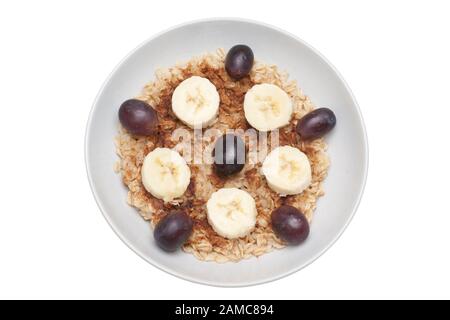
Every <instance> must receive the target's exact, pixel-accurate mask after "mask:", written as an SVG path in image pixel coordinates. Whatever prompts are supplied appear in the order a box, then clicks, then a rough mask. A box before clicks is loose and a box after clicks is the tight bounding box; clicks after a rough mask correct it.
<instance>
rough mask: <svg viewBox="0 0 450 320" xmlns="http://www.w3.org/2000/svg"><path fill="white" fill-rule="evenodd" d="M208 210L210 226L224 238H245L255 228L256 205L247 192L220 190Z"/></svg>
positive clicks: (234, 189) (235, 189)
mask: <svg viewBox="0 0 450 320" xmlns="http://www.w3.org/2000/svg"><path fill="white" fill-rule="evenodd" d="M206 209H207V212H208V213H207V215H208V222H209V224H210V225H211V227H212V228H213V229H214V231H216V232H217V233H218V234H219V235H220V236H222V237H225V238H228V239H236V238H240V237H244V236H246V235H247V234H249V233H250V232H251V231H252V230H253V229H254V227H255V224H256V215H257V211H256V204H255V200H254V199H253V197H252V196H251V195H250V194H249V193H248V192H246V191H243V190H240V189H237V188H223V189H219V190H217V191H216V192H214V193H213V194H212V195H211V197H210V198H209V200H208V202H207V204H206Z"/></svg>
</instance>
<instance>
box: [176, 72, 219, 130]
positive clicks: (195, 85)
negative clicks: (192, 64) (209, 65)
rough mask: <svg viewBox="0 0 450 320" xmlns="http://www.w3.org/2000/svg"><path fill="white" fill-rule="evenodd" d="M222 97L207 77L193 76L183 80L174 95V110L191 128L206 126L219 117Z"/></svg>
mask: <svg viewBox="0 0 450 320" xmlns="http://www.w3.org/2000/svg"><path fill="white" fill-rule="evenodd" d="M219 103H220V97H219V93H218V92H217V89H216V87H215V86H214V85H213V84H212V83H211V81H209V80H208V79H206V78H202V77H197V76H193V77H190V78H188V79H186V80H184V81H183V82H181V83H180V84H179V85H178V87H176V89H175V91H174V92H173V95H172V110H173V112H174V113H175V115H176V116H177V117H178V119H180V120H181V121H183V122H184V123H185V124H187V125H188V126H189V127H191V128H200V127H201V128H205V127H207V126H209V125H210V124H211V123H212V122H214V120H215V119H216V117H217V113H218V112H219Z"/></svg>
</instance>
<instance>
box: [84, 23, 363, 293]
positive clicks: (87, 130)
mask: <svg viewBox="0 0 450 320" xmlns="http://www.w3.org/2000/svg"><path fill="white" fill-rule="evenodd" d="M208 22H244V23H249V24H255V25H259V26H262V27H265V28H269V29H272V30H275V31H277V32H279V33H281V34H283V35H285V36H287V37H290V38H292V39H294V40H295V41H298V42H300V43H301V44H302V45H304V46H305V47H307V48H308V49H309V50H311V51H312V52H313V53H314V54H315V55H317V56H318V57H319V58H320V59H322V60H323V61H324V62H325V63H326V64H327V65H328V66H329V67H330V68H331V70H332V71H333V72H334V73H335V74H336V76H337V77H338V79H339V80H340V81H341V83H342V84H343V85H344V87H345V89H346V90H347V92H348V93H349V95H350V98H351V99H352V101H353V103H354V105H355V111H356V113H357V115H358V118H359V122H360V125H361V129H362V134H363V141H364V158H365V159H364V164H363V165H364V172H363V179H362V182H361V185H360V187H359V193H358V195H357V198H356V201H355V202H354V205H353V208H352V212H351V214H350V215H349V217H348V218H347V220H346V221H345V223H344V224H343V226H342V228H341V229H340V230H339V232H338V233H337V234H336V235H335V236H334V238H333V240H332V241H330V242H329V243H328V244H327V245H326V247H324V248H323V249H322V250H321V251H319V252H317V253H316V254H315V255H314V256H312V257H311V258H310V259H309V260H307V261H306V262H304V263H302V264H300V265H298V266H296V267H293V268H291V269H290V270H289V271H286V272H283V273H280V274H277V275H274V276H272V277H268V278H264V279H261V280H254V281H248V282H246V281H242V282H232V283H223V282H215V281H208V280H202V279H199V278H195V277H191V276H187V275H184V274H182V273H179V272H177V271H175V270H170V269H168V268H166V267H165V266H163V265H161V264H160V263H158V262H157V261H156V260H154V259H152V258H151V257H148V256H146V255H145V254H144V253H142V252H141V251H140V250H139V249H138V248H136V247H135V246H134V245H133V244H132V243H131V242H129V241H128V239H126V238H125V237H124V236H123V235H122V234H121V233H120V231H119V230H118V227H117V226H116V225H115V224H114V222H113V221H112V220H111V219H110V217H109V215H108V214H107V212H106V210H105V208H104V206H103V203H102V200H101V199H100V197H99V195H98V194H97V192H96V188H95V183H94V181H93V179H92V174H91V169H90V165H89V163H90V157H91V156H90V153H89V148H88V145H89V141H90V132H91V125H92V119H93V114H94V112H95V109H96V106H97V104H98V101H99V99H100V96H101V95H102V93H103V91H104V89H105V87H106V86H107V85H108V84H109V82H110V81H111V79H112V78H113V76H114V74H116V72H117V70H118V69H119V68H120V67H121V66H122V65H123V64H124V63H125V62H126V61H127V60H128V59H129V58H130V57H131V56H133V55H134V54H135V53H136V52H137V51H139V50H140V49H141V48H142V47H144V46H145V45H147V44H148V43H149V42H151V41H153V40H154V39H156V38H158V37H160V36H162V35H163V34H165V33H167V32H170V31H173V30H176V29H181V28H184V27H186V26H189V25H194V24H202V23H208ZM84 160H85V166H86V174H87V178H88V181H89V186H90V188H91V191H92V194H93V196H94V199H95V202H96V203H97V206H98V207H99V209H100V211H101V213H102V215H103V217H104V218H105V220H106V221H107V223H108V224H109V226H110V227H111V229H112V230H113V231H114V233H115V234H116V235H117V236H118V237H119V239H121V240H122V242H123V243H124V244H125V245H126V246H127V247H128V248H130V249H131V250H132V251H134V252H135V253H136V254H137V255H138V256H139V257H141V258H142V259H143V260H144V261H146V262H147V263H149V264H151V265H152V266H154V267H156V268H158V269H159V270H162V271H164V272H166V273H168V274H170V275H173V276H175V277H177V278H179V279H183V280H187V281H190V282H192V283H197V284H202V285H209V286H214V287H249V286H255V285H261V284H264V283H269V282H272V281H275V280H279V279H282V278H284V277H287V276H289V275H291V274H294V273H296V272H297V271H300V270H301V269H303V268H305V267H307V266H309V265H310V264H311V263H312V262H314V261H315V260H317V259H318V258H320V257H321V256H322V255H323V254H324V253H325V252H326V251H328V250H329V249H330V248H331V247H332V246H333V245H334V244H335V243H336V241H337V240H338V239H339V238H340V237H341V236H342V234H343V233H344V231H345V230H346V229H347V227H348V225H349V224H350V222H351V221H352V220H353V217H354V216H355V213H356V211H357V209H358V207H359V204H360V203H361V199H362V196H363V193H364V189H365V186H366V183H367V175H368V169H369V143H368V136H367V130H366V126H365V123H364V119H363V116H362V113H361V110H360V107H359V105H358V102H357V101H356V98H355V96H354V94H353V92H352V90H351V89H350V87H349V86H348V84H347V82H346V81H345V80H344V78H343V76H342V75H341V73H340V72H339V71H338V70H337V69H336V67H335V66H334V65H333V64H332V63H331V62H330V61H329V60H328V59H327V58H326V57H325V56H323V55H322V53H320V52H319V51H318V50H317V49H315V48H314V47H312V46H311V45H310V44H309V43H307V42H305V41H304V40H302V39H300V38H299V37H297V36H296V35H294V34H292V33H290V32H288V31H285V30H283V29H281V28H278V27H276V26H273V25H271V24H268V23H265V22H262V21H258V20H253V19H247V18H238V17H213V18H203V19H195V20H190V21H186V22H183V23H179V24H177V25H174V26H172V27H170V28H167V29H165V30H162V31H160V32H158V33H156V34H154V35H153V36H151V37H149V38H147V39H146V40H144V41H143V42H141V43H140V44H139V45H138V46H137V47H135V48H134V49H133V50H131V51H130V52H129V53H128V54H127V55H126V56H125V57H124V58H122V60H120V62H119V63H118V64H117V65H116V66H115V67H114V69H113V70H112V71H111V72H110V74H109V75H108V77H107V78H106V79H105V80H104V82H103V84H102V86H101V88H100V89H99V91H98V93H97V95H96V97H95V99H94V102H93V104H92V107H91V110H90V112H89V116H88V120H87V123H86V128H85V139H84Z"/></svg>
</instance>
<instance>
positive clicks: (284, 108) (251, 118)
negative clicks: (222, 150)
mask: <svg viewBox="0 0 450 320" xmlns="http://www.w3.org/2000/svg"><path fill="white" fill-rule="evenodd" d="M292 112H293V107H292V101H291V99H290V98H289V96H288V95H287V93H286V92H284V91H283V90H282V89H281V88H280V87H278V86H276V85H273V84H268V83H264V84H257V85H254V86H253V87H252V88H251V89H250V90H249V91H247V93H246V94H245V99H244V113H245V118H246V119H247V121H248V123H249V124H250V125H251V126H252V127H253V128H255V129H257V130H259V131H263V132H265V131H271V130H275V129H277V128H281V127H283V126H285V125H287V124H289V121H291V116H292Z"/></svg>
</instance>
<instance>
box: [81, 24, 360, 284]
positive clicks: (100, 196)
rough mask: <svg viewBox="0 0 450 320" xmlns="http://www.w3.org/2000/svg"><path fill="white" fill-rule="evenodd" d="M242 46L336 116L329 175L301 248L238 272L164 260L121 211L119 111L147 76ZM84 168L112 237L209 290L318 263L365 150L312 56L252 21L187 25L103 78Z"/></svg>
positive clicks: (353, 118) (353, 113) (334, 76)
mask: <svg viewBox="0 0 450 320" xmlns="http://www.w3.org/2000/svg"><path fill="white" fill-rule="evenodd" d="M239 43H244V44H247V45H249V46H250V47H251V48H252V49H253V51H254V54H255V57H256V59H258V60H260V61H263V62H266V63H273V64H276V65H278V66H279V67H280V69H282V70H286V71H288V72H289V74H290V77H291V78H292V79H296V80H297V81H298V84H299V86H300V87H301V88H302V89H303V91H304V93H305V94H307V95H308V96H309V97H310V98H311V99H312V101H313V102H314V103H315V105H316V106H318V107H321V106H326V107H330V108H331V109H332V110H333V111H334V112H335V113H336V117H337V125H336V127H335V129H334V130H333V131H332V133H330V134H329V135H328V136H327V141H328V144H329V149H328V152H329V155H330V158H331V167H330V170H329V174H328V177H327V178H326V180H325V183H324V189H325V193H326V194H325V196H324V197H322V198H321V199H320V200H319V201H318V206H317V210H316V211H315V214H314V217H313V221H312V224H311V233H310V236H309V238H308V239H307V241H306V242H305V243H304V244H302V245H300V246H296V247H288V248H285V249H282V250H276V251H274V252H271V253H269V254H265V255H263V256H261V257H259V258H251V259H248V260H244V261H241V262H239V263H225V264H219V263H214V262H201V261H199V260H197V259H196V258H194V257H193V256H192V255H190V254H186V253H184V252H181V251H179V252H177V253H174V254H168V253H166V252H164V251H161V250H160V249H158V248H157V246H156V245H155V242H154V240H153V234H152V231H151V228H150V226H149V224H148V223H147V222H145V221H144V220H143V219H142V218H141V217H140V216H139V214H138V213H137V211H136V210H135V209H134V208H132V207H130V206H128V205H127V204H126V196H127V189H126V187H125V186H124V185H123V184H122V182H121V177H120V176H119V175H117V174H116V173H114V171H113V165H114V163H115V162H116V161H117V159H118V158H117V156H116V154H115V148H114V144H113V139H114V137H115V135H116V134H117V127H118V116H117V111H118V108H119V106H120V104H121V103H122V102H123V101H124V100H126V99H129V98H131V97H134V96H136V95H137V94H138V93H139V92H140V90H141V89H142V87H143V85H144V84H145V83H147V82H148V81H149V80H151V79H152V78H153V75H154V71H155V70H156V69H157V68H160V67H168V66H171V65H174V64H175V63H176V62H179V61H183V60H188V59H190V58H191V57H192V56H195V55H199V54H202V53H204V52H207V51H214V50H216V49H217V48H219V47H223V48H230V47H231V46H233V45H235V44H239ZM85 148H86V150H85V152H86V155H85V156H86V166H87V172H88V177H89V182H90V185H91V188H92V191H93V193H94V196H95V199H96V201H97V203H98V206H99V207H100V209H101V211H102V212H103V215H104V216H105V218H106V220H107V221H108V222H109V224H110V225H111V227H112V228H113V230H114V231H115V232H116V233H117V235H118V236H119V237H120V238H121V239H122V240H123V241H124V242H125V243H126V244H127V245H128V246H129V247H130V248H131V249H132V250H133V251H135V252H136V253H137V254H138V255H139V256H141V257H142V258H144V259H145V260H146V261H148V262H149V263H151V264H152V265H154V266H156V267H158V268H160V269H161V270H164V271H166V272H169V273H171V274H173V275H175V276H178V277H180V278H184V279H187V280H191V281H195V282H199V283H203V284H209V285H217V286H247V285H254V284H259V283H263V282H267V281H272V280H275V279H279V278H281V277H284V276H286V275H289V274H291V273H293V272H295V271H298V270H300V269H301V268H303V267H304V266H306V265H308V264H309V263H311V262H312V261H314V260H315V259H316V258H318V257H319V256H320V255H321V254H322V253H323V252H324V251H326V250H327V249H328V248H329V247H330V246H331V245H332V244H333V243H334V242H335V241H336V240H337V239H338V237H339V236H340V235H341V233H342V232H343V231H344V229H345V228H346V226H347V225H348V223H349V222H350V220H351V218H352V216H353V214H354V213H355V211H356V209H357V206H358V204H359V201H360V198H361V195H362V193H363V189H364V185H365V181H366V175H367V166H368V147H367V137H366V133H365V129H364V123H363V119H362V117H361V113H360V111H359V108H358V106H357V103H356V100H355V98H354V97H353V95H352V93H351V91H350V89H349V87H348V86H347V85H346V83H345V81H344V80H343V79H342V77H341V76H340V75H339V73H338V72H337V71H336V69H335V68H334V67H333V66H332V65H331V64H330V63H329V62H328V61H327V60H326V59H325V58H324V57H323V56H322V55H321V54H320V53H318V52H317V51H316V50H315V49H313V48H311V47H310V46H309V45H308V44H306V43H304V42H303V41H301V40H300V39H298V38H296V37H295V36H293V35H291V34H289V33H286V32H284V31H281V30H279V29H276V28H274V27H271V26H268V25H266V24H262V23H259V22H254V21H247V20H241V19H213V20H203V21H196V22H190V23H187V24H183V25H181V26H177V27H174V28H172V29H170V30H167V31H165V32H163V33H160V34H158V35H156V36H155V37H153V38H151V39H150V40H148V41H146V42H145V43H144V44H142V45H140V46H139V47H138V48H136V49H135V50H133V51H132V52H131V53H130V54H129V55H128V56H127V57H126V58H125V59H124V60H123V61H122V62H121V63H120V64H119V65H118V67H116V69H115V70H114V71H113V72H112V74H111V75H110V76H109V78H108V79H107V80H106V82H105V84H104V85H103V87H102V88H101V89H100V92H99V94H98V96H97V99H96V101H95V103H94V106H93V108H92V111H91V114H90V117H89V121H88V125H87V131H86V146H85Z"/></svg>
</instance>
